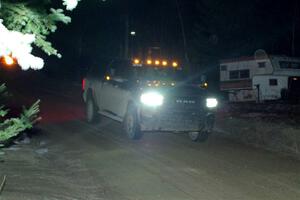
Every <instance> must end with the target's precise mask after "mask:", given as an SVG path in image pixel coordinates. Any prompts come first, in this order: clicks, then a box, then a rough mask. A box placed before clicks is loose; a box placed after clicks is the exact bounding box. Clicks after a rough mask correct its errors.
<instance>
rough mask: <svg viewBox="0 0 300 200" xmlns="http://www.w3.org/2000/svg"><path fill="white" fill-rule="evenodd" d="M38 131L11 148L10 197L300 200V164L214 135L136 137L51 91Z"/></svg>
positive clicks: (6, 160)
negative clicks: (91, 118)
mask: <svg viewBox="0 0 300 200" xmlns="http://www.w3.org/2000/svg"><path fill="white" fill-rule="evenodd" d="M40 97H41V99H42V102H43V103H42V111H43V112H42V116H43V118H44V121H42V122H41V124H40V125H39V129H40V130H39V131H38V133H36V134H34V135H32V137H31V142H30V144H21V145H17V146H14V147H12V148H10V149H7V150H5V153H6V154H5V156H4V157H3V161H2V162H0V175H4V174H6V175H7V184H6V187H5V190H4V192H3V194H2V196H0V199H3V200H23V199H24V200H27V199H28V200H29V199H30V200H35V199H37V200H48V199H49V200H50V199H51V200H52V199H53V200H71V199H72V200H73V199H80V200H96V199H108V200H123V199H124V200H195V199H203V200H221V199H224V200H225V199H228V200H234V199H239V200H240V199H243V200H248V199H249V200H250V199H264V200H286V199H288V200H298V199H300V162H299V161H296V160H293V159H292V158H287V157H283V156H279V155H277V154H273V153H269V152H266V151H263V150H258V149H254V148H251V147H245V146H243V145H240V144H236V143H233V142H231V141H228V140H225V139H222V138H219V137H211V138H210V139H209V141H208V142H206V143H203V144H201V143H193V142H191V141H190V140H189V139H188V137H187V136H185V135H176V134H159V133H153V134H147V135H145V137H144V138H143V139H142V140H140V141H130V140H128V139H127V138H126V137H125V135H124V134H123V132H122V129H121V126H120V124H118V123H116V122H113V121H111V120H109V119H104V118H102V121H101V123H98V124H94V125H91V124H87V123H86V122H85V121H84V120H83V105H82V104H81V103H80V102H78V101H75V100H74V99H73V100H72V98H69V97H68V96H65V95H57V96H56V95H54V94H52V93H44V94H42V95H41V96H40Z"/></svg>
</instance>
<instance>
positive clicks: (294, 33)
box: [291, 0, 298, 56]
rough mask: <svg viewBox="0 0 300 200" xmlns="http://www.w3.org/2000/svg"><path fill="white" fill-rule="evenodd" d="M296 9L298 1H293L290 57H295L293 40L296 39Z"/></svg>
mask: <svg viewBox="0 0 300 200" xmlns="http://www.w3.org/2000/svg"><path fill="white" fill-rule="evenodd" d="M297 9H298V0H295V4H294V16H293V24H292V49H291V53H292V56H295V53H296V52H295V39H296V23H297V17H298V16H297Z"/></svg>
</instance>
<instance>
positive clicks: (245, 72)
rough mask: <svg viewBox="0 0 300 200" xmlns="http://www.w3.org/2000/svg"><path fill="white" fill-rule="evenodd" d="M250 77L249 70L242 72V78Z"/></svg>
mask: <svg viewBox="0 0 300 200" xmlns="http://www.w3.org/2000/svg"><path fill="white" fill-rule="evenodd" d="M249 77H250V71H249V69H245V70H241V71H240V78H249Z"/></svg>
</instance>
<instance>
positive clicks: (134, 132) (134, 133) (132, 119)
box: [123, 106, 143, 140]
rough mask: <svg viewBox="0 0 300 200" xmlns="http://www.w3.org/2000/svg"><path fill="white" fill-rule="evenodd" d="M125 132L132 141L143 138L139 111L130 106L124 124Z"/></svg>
mask: <svg viewBox="0 0 300 200" xmlns="http://www.w3.org/2000/svg"><path fill="white" fill-rule="evenodd" d="M123 123H124V124H123V126H124V130H125V132H126V134H127V136H128V138H130V139H132V140H138V139H141V137H142V136H143V134H142V131H141V128H140V124H139V120H138V116H137V110H136V109H135V108H134V107H133V106H130V107H129V108H128V110H127V113H126V116H125V119H124V122H123Z"/></svg>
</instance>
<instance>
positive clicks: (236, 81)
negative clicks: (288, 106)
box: [220, 56, 300, 102]
mask: <svg viewBox="0 0 300 200" xmlns="http://www.w3.org/2000/svg"><path fill="white" fill-rule="evenodd" d="M220 87H221V90H222V91H226V92H227V93H228V95H229V101H231V102H244V101H258V102H262V101H268V100H279V99H287V98H293V99H298V100H299V99H300V59H298V58H291V57H286V56H261V57H242V58H238V59H231V60H223V61H221V63H220Z"/></svg>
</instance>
